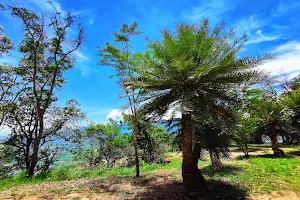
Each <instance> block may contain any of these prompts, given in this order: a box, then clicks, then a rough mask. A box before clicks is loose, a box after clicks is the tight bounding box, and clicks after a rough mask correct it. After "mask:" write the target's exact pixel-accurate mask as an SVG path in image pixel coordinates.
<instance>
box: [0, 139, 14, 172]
mask: <svg viewBox="0 0 300 200" xmlns="http://www.w3.org/2000/svg"><path fill="white" fill-rule="evenodd" d="M12 153H13V152H12V147H11V146H9V145H5V144H1V143H0V178H6V177H9V176H10V175H11V173H12V170H13V166H12V158H13V154H12Z"/></svg>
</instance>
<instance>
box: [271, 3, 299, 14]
mask: <svg viewBox="0 0 300 200" xmlns="http://www.w3.org/2000/svg"><path fill="white" fill-rule="evenodd" d="M299 5H300V2H299V1H293V2H290V1H284V2H279V3H278V5H277V6H276V7H275V8H273V9H272V14H273V16H274V17H279V16H282V15H284V14H286V13H288V12H289V11H290V10H292V9H295V8H297V6H299Z"/></svg>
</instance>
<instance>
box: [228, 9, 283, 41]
mask: <svg viewBox="0 0 300 200" xmlns="http://www.w3.org/2000/svg"><path fill="white" fill-rule="evenodd" d="M269 21H270V19H264V18H263V17H262V15H259V14H255V15H251V16H250V17H248V18H245V19H241V20H239V21H238V22H236V24H235V25H234V27H235V28H236V30H237V34H238V35H242V34H244V33H245V32H246V33H247V35H248V36H249V41H247V42H246V45H249V44H258V43H261V42H268V41H274V40H278V39H281V38H282V36H283V34H282V33H281V31H282V30H286V29H287V28H288V27H286V26H280V25H277V24H273V25H272V26H271V27H268V25H270V23H269ZM264 29H267V30H268V32H267V33H263V32H265V31H263V30H264Z"/></svg>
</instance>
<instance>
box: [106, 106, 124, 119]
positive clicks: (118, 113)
mask: <svg viewBox="0 0 300 200" xmlns="http://www.w3.org/2000/svg"><path fill="white" fill-rule="evenodd" d="M123 113H125V114H129V111H128V110H120V109H113V110H112V111H111V112H110V113H109V114H108V115H107V116H106V118H107V119H113V120H116V119H120V118H121V117H122V114H123Z"/></svg>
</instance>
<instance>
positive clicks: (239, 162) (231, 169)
mask: <svg viewBox="0 0 300 200" xmlns="http://www.w3.org/2000/svg"><path fill="white" fill-rule="evenodd" d="M282 149H283V150H284V151H285V152H286V154H287V156H286V157H285V158H274V157H273V156H272V154H271V153H272V151H271V149H270V147H269V146H258V145H254V146H251V148H250V151H251V153H250V155H251V156H250V157H249V158H244V157H243V154H242V153H241V152H239V151H237V150H236V149H232V154H231V158H230V159H224V160H223V163H224V169H223V170H221V171H219V172H214V171H213V170H212V169H211V167H210V163H209V161H205V162H203V161H201V162H200V163H199V164H200V167H201V171H202V173H203V175H204V176H205V178H206V179H207V180H208V186H209V187H210V188H211V190H212V191H213V193H214V195H217V196H218V195H219V194H220V195H221V196H220V199H235V198H233V197H232V196H230V194H231V193H230V192H228V191H232V195H233V196H234V197H237V196H239V195H238V194H240V196H243V197H245V196H249V195H252V196H257V195H261V194H264V193H271V192H274V191H293V192H295V193H296V194H299V195H300V146H292V147H291V146H287V147H283V148H282ZM167 159H168V160H169V161H170V163H169V164H167V165H164V166H161V165H147V164H142V166H141V172H142V174H143V176H142V177H141V178H139V179H136V178H134V173H135V168H115V169H110V170H107V169H96V170H80V169H76V168H74V167H73V168H60V169H57V170H55V171H52V172H50V173H47V174H43V175H40V176H36V177H34V178H32V179H26V178H24V174H19V175H18V176H16V177H14V178H11V179H4V180H0V190H3V191H2V192H6V193H7V191H9V192H10V193H11V194H15V193H20V192H16V188H17V187H16V186H20V185H23V186H22V187H24V188H26V191H27V190H28V189H29V190H30V189H31V190H37V189H36V188H35V187H36V185H37V184H39V186H43V189H42V190H43V191H44V193H45V192H46V194H48V195H49V194H51V195H71V194H74V191H76V190H80V191H81V192H82V191H85V192H86V194H83V195H96V194H97V195H98V196H96V197H95V198H94V199H97V198H100V199H106V198H110V199H114V198H112V197H116V198H115V199H118V198H119V197H122V198H129V199H131V198H133V199H137V196H138V197H142V196H143V195H145V193H147V194H148V195H150V196H152V197H156V195H157V194H161V195H166V196H165V197H171V196H170V194H171V193H172V194H173V195H175V196H174V198H173V199H184V198H185V197H186V196H185V195H183V194H185V193H184V192H179V191H181V189H182V187H181V183H180V182H181V154H180V153H179V154H177V153H170V154H168V158H167ZM208 160H209V159H208ZM66 180H67V181H66ZM75 180H76V181H75ZM52 182H55V183H52ZM41 183H44V184H41ZM50 183H51V184H53V186H49V185H51V184H50ZM44 185H47V186H45V187H44ZM62 185H63V187H62ZM72 185H73V186H72ZM74 185H76V187H75V186H74ZM157 185H158V186H159V188H157V187H156V186H157ZM70 186H72V187H71V188H72V189H70ZM83 187H84V188H85V189H84V190H83V189H82V188H83ZM124 187H125V189H124ZM131 187H132V188H133V187H134V189H132V188H131ZM66 188H69V189H66ZM74 188H77V189H74ZM166 188H169V189H167V190H166ZM225 189H226V192H225V193H226V194H227V193H228V194H227V195H229V196H227V197H224V196H222V195H224V194H225V193H224V190H225ZM20 191H22V190H20ZM66 191H71V192H70V194H67V193H66ZM166 191H169V193H166ZM222 191H223V192H222ZM9 192H8V193H9ZM149 192H150V193H149ZM178 192H179V193H178ZM0 195H1V193H0ZM99 195H102V196H100V197H99ZM103 195H108V196H103ZM120 195H121V196H120ZM181 195H183V196H181ZM21 196H22V195H21ZM23 196H24V195H23ZM117 197H118V198H117ZM144 197H145V196H144ZM160 197H162V196H160ZM160 197H157V198H153V199H163V198H160ZM165 197H164V198H165ZM187 198H188V199H193V198H192V197H187ZM91 199H93V198H91ZM142 199H143V198H142ZM167 199H169V198H167ZM214 199H218V198H217V197H214ZM239 199H243V198H239Z"/></svg>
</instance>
